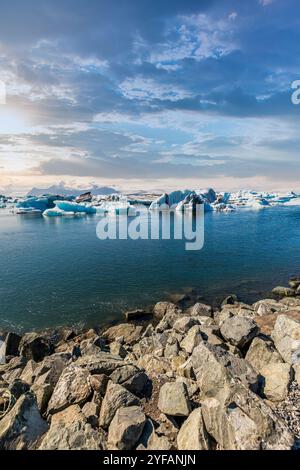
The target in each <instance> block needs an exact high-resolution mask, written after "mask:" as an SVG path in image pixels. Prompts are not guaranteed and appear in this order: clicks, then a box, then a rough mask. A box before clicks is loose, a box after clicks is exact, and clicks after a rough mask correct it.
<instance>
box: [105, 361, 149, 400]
mask: <svg viewBox="0 0 300 470" xmlns="http://www.w3.org/2000/svg"><path fill="white" fill-rule="evenodd" d="M110 378H111V380H112V381H113V382H114V383H117V384H120V385H122V386H123V387H125V388H126V389H127V390H129V392H131V393H133V394H134V395H137V396H142V395H143V392H144V391H145V389H146V387H147V385H148V383H149V379H148V376H147V375H146V374H145V372H143V371H141V370H140V369H138V367H136V366H132V365H126V366H124V367H120V368H119V369H116V370H115V371H114V372H113V373H112V374H111V376H110Z"/></svg>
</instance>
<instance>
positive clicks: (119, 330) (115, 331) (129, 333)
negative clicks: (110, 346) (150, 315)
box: [102, 323, 143, 345]
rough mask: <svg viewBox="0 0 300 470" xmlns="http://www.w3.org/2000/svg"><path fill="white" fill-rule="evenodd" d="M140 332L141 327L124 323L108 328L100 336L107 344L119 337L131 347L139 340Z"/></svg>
mask: <svg viewBox="0 0 300 470" xmlns="http://www.w3.org/2000/svg"><path fill="white" fill-rule="evenodd" d="M142 331H143V327H142V326H139V325H133V324H131V323H124V324H121V325H116V326H112V327H111V328H108V330H106V331H105V332H104V333H103V335H102V336H103V338H105V339H107V340H108V341H109V342H112V341H115V340H116V339H117V338H120V337H121V338H123V340H124V343H125V344H129V345H132V344H134V343H136V342H137V341H138V340H139V339H140V338H141V335H142Z"/></svg>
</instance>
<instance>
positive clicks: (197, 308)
mask: <svg viewBox="0 0 300 470" xmlns="http://www.w3.org/2000/svg"><path fill="white" fill-rule="evenodd" d="M212 313H213V311H212V307H211V306H210V305H206V304H201V303H199V302H198V303H196V304H195V305H194V306H193V307H192V308H191V316H192V317H197V316H200V317H212Z"/></svg>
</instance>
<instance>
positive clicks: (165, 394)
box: [157, 382, 191, 416]
mask: <svg viewBox="0 0 300 470" xmlns="http://www.w3.org/2000/svg"><path fill="white" fill-rule="evenodd" d="M157 406H158V408H159V409H160V411H161V412H162V413H165V414H167V415H170V416H188V415H189V414H190V412H191V405H190V400H189V395H188V391H187V387H186V385H185V384H184V383H180V382H169V383H165V384H164V385H163V386H162V387H161V389H160V391H159V399H158V405H157Z"/></svg>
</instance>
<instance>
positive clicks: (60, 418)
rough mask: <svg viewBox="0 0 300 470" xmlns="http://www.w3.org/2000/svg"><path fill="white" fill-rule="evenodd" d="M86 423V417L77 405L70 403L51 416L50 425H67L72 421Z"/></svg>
mask: <svg viewBox="0 0 300 470" xmlns="http://www.w3.org/2000/svg"><path fill="white" fill-rule="evenodd" d="M77 422H81V423H86V422H87V419H86V416H85V415H84V413H83V412H82V410H81V408H80V406H79V405H71V406H68V408H65V409H64V410H63V411H59V412H58V413H56V414H55V415H53V416H52V417H51V427H53V426H55V425H57V424H59V425H61V426H69V425H70V424H73V423H77Z"/></svg>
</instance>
